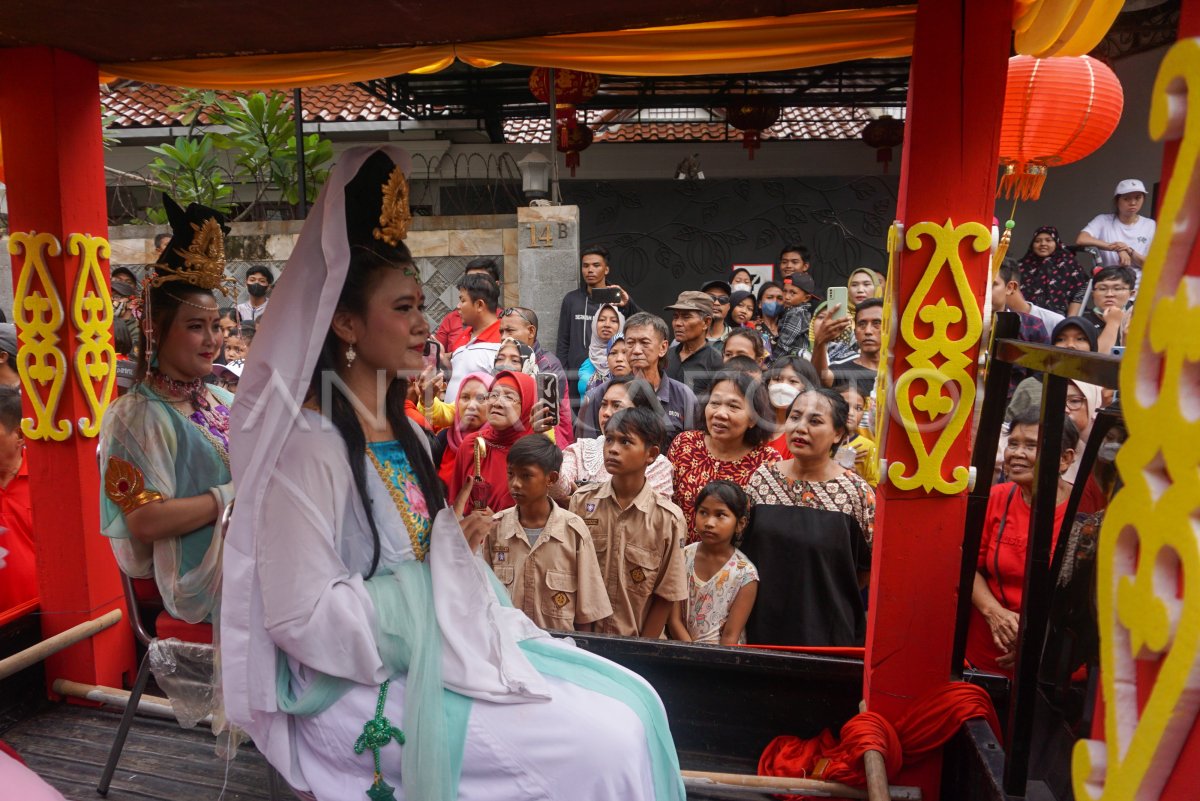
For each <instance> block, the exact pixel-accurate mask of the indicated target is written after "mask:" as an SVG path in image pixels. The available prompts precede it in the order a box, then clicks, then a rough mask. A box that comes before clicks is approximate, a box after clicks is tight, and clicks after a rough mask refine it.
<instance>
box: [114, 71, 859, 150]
mask: <svg viewBox="0 0 1200 801" xmlns="http://www.w3.org/2000/svg"><path fill="white" fill-rule="evenodd" d="M218 95H219V96H221V97H224V98H226V99H229V98H230V97H232V95H229V94H223V93H218ZM182 97H183V90H181V89H176V88H172V87H167V86H157V85H155V84H145V83H135V82H132V81H124V82H121V83H118V84H116V85H114V86H113V87H112V88H111V89H110V90H109V91H107V92H106V93H105V94H104V95H103V96H102V102H103V104H104V107H105V109H106V110H107V112H108V113H109V114H111V115H113V116H114V119H113V122H112V124H111V127H112V128H117V129H121V128H156V127H166V126H173V125H182V124H184V123H183V121H182V117H183V114H184V112H183V111H172V110H171V106H173V105H175V104H177V103H179V102H180V100H181V98H182ZM302 103H303V105H304V119H305V120H306V121H308V122H376V121H381V120H386V121H391V120H398V119H400V116H401V115H400V112H399V111H398V110H396V109H394V108H392V107H391V106H389V105H388V104H387V103H384V102H383V101H382V100H380V99H378V98H376V97H375V96H373V95H371V94H369V93H368V92H366V91H365V90H363V89H361V88H359V87H358V86H355V85H353V84H342V85H338V86H320V87H316V88H311V89H305V90H304V93H303V95H302ZM586 116H587V120H588V122H589V123H590V124H591V126H592V131H593V133H594V141H596V142H725V141H736V140H739V139H741V132H740V131H738V130H737V129H735V128H732V127H729V126H727V125H726V124H725V123H724V122H720V121H716V122H696V121H687V122H681V121H665V120H638V119H637V118H636V112H622V111H603V110H595V109H592V110H589V111H588V112H587V115H586ZM623 117H630V119H629V120H628V121H625V120H623V119H622V118H623ZM870 120H871V116H870V114H868V113H867V112H866V111H864V110H862V109H857V108H826V107H792V108H785V109H783V111H782V114H781V117H780V120H779V122H777V123H776V124H775V125H773V126H772V127H771V128H768V129H767V130H766V131H764V132H763V136H762V138H763V139H857V138H858V136H859V135H860V134H861V133H862V129H863V127H864V126H865V125H866V124H867V123H868V122H869V121H870ZM199 122H200V123H201V124H203V123H206V122H208V119H207V118H206V117H205V116H203V115H201V117H200V120H199ZM504 139H505V141H506V142H510V143H513V144H543V143H545V142H548V141H550V123H549V121H548V120H546V119H545V118H521V119H507V120H505V121H504Z"/></svg>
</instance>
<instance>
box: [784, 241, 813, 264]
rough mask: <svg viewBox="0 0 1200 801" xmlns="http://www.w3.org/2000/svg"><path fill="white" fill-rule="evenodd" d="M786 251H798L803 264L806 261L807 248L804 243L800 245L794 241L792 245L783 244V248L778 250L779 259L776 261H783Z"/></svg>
mask: <svg viewBox="0 0 1200 801" xmlns="http://www.w3.org/2000/svg"><path fill="white" fill-rule="evenodd" d="M786 253H799V254H800V258H801V259H803V260H804V263H805V264H807V263H808V248H807V247H805V246H804V245H801V244H799V243H796V244H794V245H784V246H783V248H782V249H781V250H780V251H779V259H778V260H777V262H776V263H778V262H780V261H783V256H784V254H786Z"/></svg>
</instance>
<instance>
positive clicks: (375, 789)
mask: <svg viewBox="0 0 1200 801" xmlns="http://www.w3.org/2000/svg"><path fill="white" fill-rule="evenodd" d="M390 683H391V682H387V681H385V682H384V683H383V684H382V685H380V687H379V701H378V702H377V703H376V704H375V717H373V718H371V719H370V720H368V721H367V722H366V723H365V724H363V733H362V734H360V735H358V739H357V740H355V741H354V753H356V754H361V753H363V752H364V751H366V750H367V749H368V748H369V749H371V754H372V756H373V757H374V758H375V781H374V783H373V784H372V785H371V787H370V789H369V790H367V798H369V799H371V801H395V798H396V794H395V790H394V788H393V787H392V786H391V785H389V784H388V783H387V782H385V781H384V780H383V771H382V770H381V768H380V762H379V749H381V748H383V747H384V746H386V745H387V744H388V743H390V742H391V741H392V740H395V741H396V744H397V745H404V732H402V731H400V730H399V729H397V728H396V727H395V726H393V725H392V722H391V721H390V720H388V719H387V718H386V717H385V716H384V714H383V709H384V706H385V705H386V704H387V691H388V685H389V684H390Z"/></svg>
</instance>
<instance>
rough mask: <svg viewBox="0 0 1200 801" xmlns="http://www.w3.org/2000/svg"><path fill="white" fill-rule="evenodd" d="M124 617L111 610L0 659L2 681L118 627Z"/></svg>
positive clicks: (118, 610)
mask: <svg viewBox="0 0 1200 801" xmlns="http://www.w3.org/2000/svg"><path fill="white" fill-rule="evenodd" d="M122 617H123V615H122V614H121V610H120V609H111V610H109V611H108V612H105V613H104V614H103V615H101V616H100V617H98V618H96V619H95V620H89V621H87V622H86V623H80V624H79V625H77V626H72V627H71V628H69V629H67V630H66V631H60V632H59V633H58V634H55V635H54V636H53V637H49V638H47V639H45V640H42V641H41V642H39V643H38V644H37V645H31V646H29V647H28V648H26V649H25V650H23V651H17V652H16V653H15V654H13V655H12V656H9V657H5V658H4V659H0V679H6V678H8V677H9V676H11V675H13V674H14V673H20V672H21V671H22V670H24V669H25V668H27V667H29V666H30V665H35V664H37V663H38V662H41V661H42V660H43V659H45V658H46V657H48V656H50V655H51V654H56V653H58V652H59V651H61V650H63V649H64V648H70V647H71V646H72V645H74V644H75V643H77V642H81V641H83V640H86V639H87V638H88V637H91V636H92V635H93V634H95V633H96V632H99V631H104V630H105V629H106V628H108V627H109V626H113V625H116V624H117V623H119V622H120V621H121V618H122Z"/></svg>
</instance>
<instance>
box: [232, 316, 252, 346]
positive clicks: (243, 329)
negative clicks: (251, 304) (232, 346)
mask: <svg viewBox="0 0 1200 801" xmlns="http://www.w3.org/2000/svg"><path fill="white" fill-rule="evenodd" d="M257 333H258V326H257V325H255V324H254V323H252V322H250V321H249V320H246V321H244V322H242V323H241V324H240V325H238V329H237V332H236V333H235V334H234V336H239V337H241V338H242V339H244V340H246V342H250V341H251V340H252V339H254V335H255V334H257Z"/></svg>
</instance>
